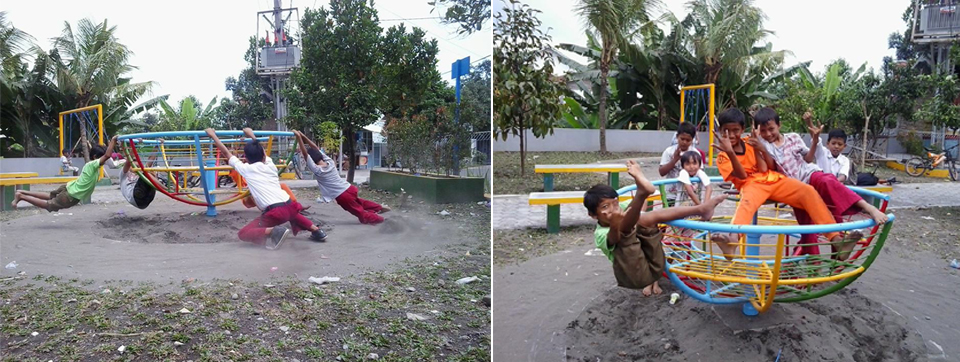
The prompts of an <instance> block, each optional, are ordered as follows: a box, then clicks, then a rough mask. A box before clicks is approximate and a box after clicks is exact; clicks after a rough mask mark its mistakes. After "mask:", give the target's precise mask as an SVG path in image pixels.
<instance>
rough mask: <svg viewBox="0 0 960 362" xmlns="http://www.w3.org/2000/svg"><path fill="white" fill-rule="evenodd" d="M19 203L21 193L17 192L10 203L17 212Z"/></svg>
mask: <svg viewBox="0 0 960 362" xmlns="http://www.w3.org/2000/svg"><path fill="white" fill-rule="evenodd" d="M18 203H20V192H15V193H14V194H13V202H11V203H10V206H11V207H13V209H14V210H16V209H17V204H18Z"/></svg>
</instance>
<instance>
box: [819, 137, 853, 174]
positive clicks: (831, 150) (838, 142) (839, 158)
mask: <svg viewBox="0 0 960 362" xmlns="http://www.w3.org/2000/svg"><path fill="white" fill-rule="evenodd" d="M844 148H847V133H846V132H844V131H843V130H842V129H835V130H832V131H830V133H828V134H827V146H826V147H824V146H823V145H822V144H821V145H820V150H819V151H818V152H817V166H820V168H821V169H823V172H826V173H829V174H832V175H834V176H837V181H840V183H847V181H848V180H849V179H850V159H849V158H847V156H844V155H843V154H842V152H843V149H844Z"/></svg>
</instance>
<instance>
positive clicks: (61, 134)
mask: <svg viewBox="0 0 960 362" xmlns="http://www.w3.org/2000/svg"><path fill="white" fill-rule="evenodd" d="M59 117H60V156H63V112H60V116H59ZM58 174H59V175H63V167H60V171H59V172H58Z"/></svg>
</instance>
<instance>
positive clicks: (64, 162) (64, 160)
mask: <svg viewBox="0 0 960 362" xmlns="http://www.w3.org/2000/svg"><path fill="white" fill-rule="evenodd" d="M72 155H73V152H70V151H67V150H63V154H61V155H60V169H61V170H63V171H64V172H68V171H69V172H70V173H72V174H73V175H74V176H76V175H77V174H78V173H79V172H80V169H79V168H78V167H77V166H74V165H73V163H71V162H70V156H72Z"/></svg>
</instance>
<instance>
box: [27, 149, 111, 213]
mask: <svg viewBox="0 0 960 362" xmlns="http://www.w3.org/2000/svg"><path fill="white" fill-rule="evenodd" d="M116 144H117V136H113V138H111V139H110V144H109V145H107V148H106V149H104V148H103V146H102V145H96V146H93V148H91V149H90V158H91V161H90V162H87V163H86V164H85V165H83V170H82V171H80V176H79V177H77V179H76V180H73V181H70V182H67V183H66V184H65V185H60V187H59V188H57V189H56V190H53V191H52V192H38V191H25V190H17V192H16V193H15V194H14V195H13V203H12V204H11V206H13V208H14V209H16V208H17V203H19V202H20V201H21V200H23V201H26V202H28V203H30V204H32V205H33V206H36V207H39V208H41V209H46V210H47V211H49V212H54V211H57V210H61V209H66V208H69V207H73V206H76V205H77V204H79V203H80V200H83V199H85V198H88V197H90V195H92V194H93V189H94V187H96V186H97V181H99V180H100V168H101V167H103V164H104V163H106V162H107V160H108V159H109V158H110V154H111V153H113V147H114V146H116Z"/></svg>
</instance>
